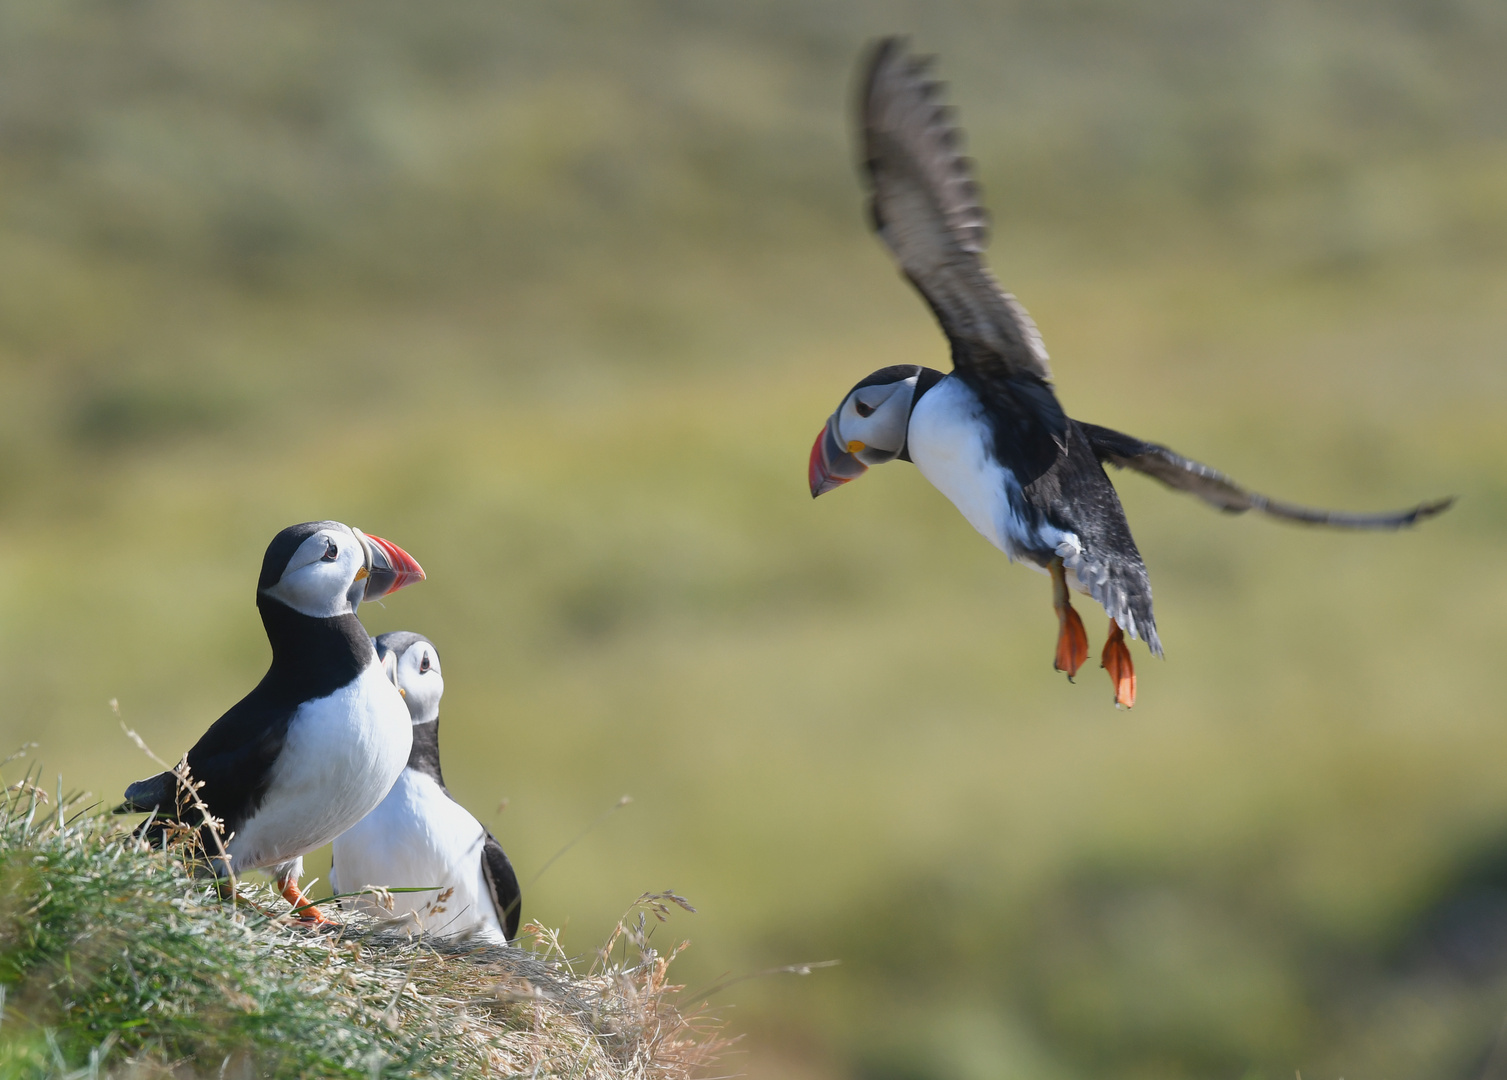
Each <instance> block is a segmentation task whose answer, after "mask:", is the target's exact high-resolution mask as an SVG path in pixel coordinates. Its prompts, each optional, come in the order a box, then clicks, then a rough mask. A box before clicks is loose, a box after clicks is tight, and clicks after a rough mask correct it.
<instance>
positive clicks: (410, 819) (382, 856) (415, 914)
mask: <svg viewBox="0 0 1507 1080" xmlns="http://www.w3.org/2000/svg"><path fill="white" fill-rule="evenodd" d="M485 843H486V831H485V830H484V829H483V828H482V827H481V823H480V822H479V821H477V820H476V818H474V817H472V816H471V814H470V812H469V811H467V810H466V808H465V807H463V806H461V805H460V804H459V803H457V802H456V801H455V800H454V799H452V798H450V796H448V795H446V794H445V792H444V790H443V789H442V788H441V787H440V786H439V784H437V783H435V782H434V780H433V778H432V777H430V776H428V775H426V774H424V773H420V772H415V771H414V770H412V769H404V770H403V775H402V776H400V777H398V781H397V783H395V784H393V786H392V790H391V791H390V792H388V795H387V798H385V799H383V800H382V804H381V805H380V806H378V807H377V808H376V809H375V810H373V811H372V812H371V813H370V814H368V815H367V816H366V817H365V818H363V819H362V820H361V822H360V823H358V824H357V825H355V826H354V827H352V828H351V829H350V830H349V831H348V832H346V833H345V834H344V835H342V836H340V837H339V838H338V839H336V841H335V849H334V854H335V858H334V865H333V866H332V867H331V873H330V883H331V885H332V886H333V887H335V888H336V890H337V891H342V892H355V891H357V890H359V889H361V888H363V887H365V886H367V885H382V886H385V887H387V888H398V887H405V888H425V887H429V886H436V887H437V888H436V889H435V890H434V891H432V892H428V891H426V892H417V893H394V894H393V896H392V899H393V910H391V911H388V910H387V909H385V908H383V907H380V906H379V905H378V903H377V901H376V900H375V899H373V898H370V897H359V898H355V899H352V900H345V901H342V903H344V904H350V905H351V906H352V907H355V908H357V909H358V910H361V911H365V912H366V913H367V914H369V915H372V916H375V917H376V918H379V919H402V920H403V921H404V922H405V923H406V924H407V925H409V926H411V927H413V928H414V929H417V930H424V931H428V932H430V933H433V934H436V935H439V936H442V937H461V938H474V939H481V940H486V941H495V942H502V941H503V940H504V935H503V931H502V925H501V923H499V922H498V919H497V912H496V909H495V908H494V907H493V905H492V894H491V891H490V890H489V889H488V888H487V882H486V878H485V876H484V875H483V873H482V847H483V845H484V844H485Z"/></svg>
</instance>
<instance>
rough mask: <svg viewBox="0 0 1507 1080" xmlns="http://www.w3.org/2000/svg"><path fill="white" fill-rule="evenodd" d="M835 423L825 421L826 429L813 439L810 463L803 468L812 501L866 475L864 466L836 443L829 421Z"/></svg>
mask: <svg viewBox="0 0 1507 1080" xmlns="http://www.w3.org/2000/svg"><path fill="white" fill-rule="evenodd" d="M836 419H837V418H836V417H835V416H834V417H833V418H832V420H828V421H827V426H826V427H824V428H822V430H821V434H820V435H818V436H817V437H816V442H814V443H812V444H811V462H810V464H808V465H807V466H806V479H807V480H808V481H809V482H810V484H811V497H812V498H813V499H814V498H816V497H817V496H818V495H822V494H825V493H826V492H828V491H831V490H832V489H833V488H835V487H841V486H842V485H843V484H846V483H847V482H848V481H849V480H857V479H858V478H859V477H860V476H862V475H863V474H864V473H866V472H868V471H869V467H868V466H867V465H865V464H864V463H863V462H861V461H859V460H858V458H857V457H855V456H854V455H853V454H851V453H849V452H848V449H847V447H845V446H843V445H842V444H841V443H840V442H838V441H837V432H836V431H834V430H833V421H834V420H836Z"/></svg>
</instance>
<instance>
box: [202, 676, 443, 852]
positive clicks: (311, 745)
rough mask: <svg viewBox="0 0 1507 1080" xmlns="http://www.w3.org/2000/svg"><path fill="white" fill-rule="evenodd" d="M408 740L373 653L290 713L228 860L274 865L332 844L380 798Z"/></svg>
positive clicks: (403, 708)
mask: <svg viewBox="0 0 1507 1080" xmlns="http://www.w3.org/2000/svg"><path fill="white" fill-rule="evenodd" d="M412 745H413V728H412V726H411V723H410V721H409V717H408V706H407V705H405V704H404V703H403V698H402V697H401V695H399V694H398V691H397V688H396V687H395V686H393V684H392V683H391V682H390V681H389V680H388V678H387V677H386V675H384V674H383V672H382V667H381V665H380V664H379V663H378V662H377V661H376V659H375V658H373V660H372V663H371V664H370V665H369V666H368V667H367V668H366V670H365V671H363V672H362V673H361V674H360V675H359V676H357V678H356V679H355V680H354V681H353V682H351V683H350V684H349V685H347V686H343V687H341V688H340V689H339V690H337V691H335V692H334V693H333V694H330V695H328V696H327V697H322V698H316V699H315V700H313V701H308V702H305V703H304V704H303V705H302V706H300V707H299V709H298V711H297V712H296V713H294V714H293V719H292V721H291V722H290V723H289V725H288V734H287V738H286V741H285V743H284V745H283V749H282V753H281V754H279V755H278V759H277V763H276V764H275V765H274V766H273V772H272V782H271V784H270V786H269V787H268V789H267V793H266V795H265V796H264V797H263V798H262V801H261V805H260V806H258V807H257V809H256V812H255V813H254V814H252V815H251V817H250V818H249V819H248V820H246V821H245V822H244V823H243V824H242V825H241V827H240V829H239V830H237V832H236V834H235V836H233V837H232V838H231V840H230V843H229V845H228V846H229V850H230V855H231V865H232V866H233V867H234V868H235V869H236V871H237V872H241V871H245V870H250V869H255V868H258V867H265V866H271V865H274V864H276V863H281V862H287V861H290V860H292V859H295V858H297V857H299V856H301V855H304V854H307V853H308V852H310V851H312V850H314V849H315V848H317V847H320V846H321V845H323V844H327V843H329V842H330V841H331V840H333V839H334V838H335V837H337V836H339V835H340V834H341V833H342V832H344V831H345V830H346V829H348V828H350V827H351V826H352V825H354V824H355V823H356V822H358V821H360V820H361V818H362V817H364V816H365V815H366V814H368V813H370V812H371V810H372V809H373V808H374V807H376V805H377V804H378V803H380V802H381V801H382V798H383V796H385V795H386V794H387V792H388V790H389V789H391V787H392V785H393V781H394V780H396V779H397V778H398V775H399V774H400V773H401V772H402V771H403V768H404V766H405V765H407V763H408V751H409V749H410V748H411V747H412Z"/></svg>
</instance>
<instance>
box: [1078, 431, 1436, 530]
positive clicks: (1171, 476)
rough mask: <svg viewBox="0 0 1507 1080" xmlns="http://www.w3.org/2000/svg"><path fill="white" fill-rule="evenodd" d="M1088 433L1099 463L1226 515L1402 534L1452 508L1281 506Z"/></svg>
mask: <svg viewBox="0 0 1507 1080" xmlns="http://www.w3.org/2000/svg"><path fill="white" fill-rule="evenodd" d="M1079 426H1081V427H1082V428H1083V430H1084V432H1086V433H1087V435H1088V439H1089V445H1090V446H1092V447H1093V451H1094V454H1095V456H1096V457H1098V459H1099V460H1100V461H1107V462H1108V463H1109V464H1111V465H1114V466H1116V467H1117V468H1121V469H1134V470H1135V471H1136V472H1139V473H1144V474H1145V475H1146V476H1149V477H1151V478H1152V479H1154V480H1159V481H1161V483H1163V484H1165V485H1166V486H1167V487H1169V488H1172V489H1173V490H1174V491H1183V492H1187V493H1188V494H1190V495H1196V496H1198V498H1200V499H1202V500H1203V501H1204V502H1206V503H1208V504H1209V505H1210V506H1214V507H1217V508H1219V509H1220V510H1223V511H1225V512H1226V513H1230V514H1243V513H1245V512H1246V511H1247V510H1256V511H1259V512H1260V513H1263V514H1267V515H1269V516H1270V517H1274V518H1278V519H1280V520H1282V521H1294V522H1298V523H1300V524H1304V525H1327V526H1329V527H1331V528H1336V529H1403V528H1407V527H1408V526H1411V525H1416V524H1417V523H1418V522H1420V521H1424V520H1427V519H1428V518H1431V517H1435V516H1437V515H1439V514H1442V513H1444V511H1446V510H1448V509H1449V508H1450V507H1451V506H1453V505H1454V502H1455V499H1454V496H1452V495H1451V496H1449V497H1447V498H1443V499H1434V500H1432V501H1431V502H1426V503H1420V504H1418V505H1417V506H1414V507H1412V508H1411V509H1408V510H1393V511H1387V512H1384V513H1379V514H1352V513H1346V512H1344V511H1340V510H1324V509H1317V508H1313V507H1307V506H1298V505H1296V504H1294V503H1287V502H1281V501H1280V500H1277V499H1272V498H1269V497H1267V496H1265V495H1261V494H1259V493H1257V492H1254V491H1248V490H1246V489H1245V488H1243V487H1241V486H1240V485H1239V484H1237V483H1236V482H1235V481H1234V480H1231V479H1230V478H1229V477H1228V476H1226V475H1225V474H1224V473H1222V472H1220V471H1219V470H1218V469H1214V468H1211V467H1209V466H1208V465H1204V464H1202V463H1201V462H1197V461H1194V460H1193V459H1192V458H1186V457H1183V456H1182V455H1181V454H1179V453H1177V452H1176V451H1174V450H1170V449H1168V448H1167V447H1165V446H1161V445H1159V444H1157V443H1152V442H1146V441H1145V440H1143V439H1138V438H1136V437H1135V436H1134V435H1126V434H1124V433H1123V432H1119V431H1115V430H1113V429H1111V428H1107V427H1100V426H1099V425H1097V424H1085V423H1082V422H1081V421H1079Z"/></svg>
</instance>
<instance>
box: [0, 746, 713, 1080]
mask: <svg viewBox="0 0 1507 1080" xmlns="http://www.w3.org/2000/svg"><path fill="white" fill-rule="evenodd" d="M81 803H82V799H81V797H79V796H77V795H71V796H69V795H64V794H63V792H62V786H61V781H59V784H58V787H57V790H56V791H55V792H53V793H48V792H45V791H43V790H42V789H40V788H39V787H37V786H36V781H35V778H34V777H33V776H32V775H31V774H30V773H28V775H27V777H26V779H24V780H22V781H20V782H18V783H16V784H14V785H12V786H11V787H9V788H7V789H6V791H5V797H4V801H3V802H0V1036H3V1037H0V1077H7V1078H8V1077H44V1076H74V1077H86V1076H87V1077H97V1076H101V1075H118V1076H152V1075H167V1074H169V1073H171V1074H173V1075H175V1076H181V1075H209V1074H214V1075H217V1076H222V1077H223V1076H237V1077H240V1076H246V1077H249V1076H253V1075H254V1076H273V1077H305V1076H351V1077H378V1076H389V1077H410V1076H412V1077H432V1076H433V1077H469V1076H492V1077H495V1076H528V1077H573V1078H583V1080H584V1078H602V1080H617V1078H633V1080H640V1078H642V1080H649V1078H656V1080H680V1078H686V1077H691V1076H693V1075H695V1074H696V1072H697V1070H698V1069H699V1068H700V1067H702V1066H704V1065H707V1064H709V1063H710V1062H711V1060H712V1059H713V1058H714V1057H715V1056H716V1055H717V1053H718V1052H719V1050H720V1048H721V1047H722V1045H724V1044H723V1042H722V1041H721V1040H720V1039H719V1038H718V1037H717V1034H716V1025H715V1024H714V1023H713V1022H711V1021H710V1020H708V1019H707V1018H706V1017H705V1016H704V1015H703V1014H701V1013H699V1012H692V1013H690V1014H685V1013H682V1012H681V1011H679V1010H678V1009H677V1008H676V1007H675V1005H674V1004H673V1001H674V997H675V994H676V993H677V992H678V991H679V990H680V989H681V988H680V987H678V986H675V985H673V984H671V982H670V981H669V967H670V964H671V962H672V960H673V959H674V958H675V956H676V955H678V953H679V952H680V951H681V949H682V948H683V947H684V946H683V945H680V946H676V947H675V948H673V949H671V950H669V951H668V952H667V953H661V952H660V951H659V950H658V949H656V948H655V947H654V946H653V945H652V944H651V940H650V939H651V937H652V927H653V926H654V925H656V924H657V923H658V922H662V921H663V920H664V918H665V916H666V915H667V914H668V911H669V907H670V905H671V904H675V905H679V906H681V907H685V908H687V909H689V905H688V904H686V903H685V901H684V900H682V899H681V898H680V897H677V896H674V895H673V894H669V893H658V894H645V895H644V896H642V897H640V898H639V900H638V901H637V902H636V903H635V904H634V906H633V908H631V909H630V911H629V913H628V915H627V916H625V917H624V919H623V920H622V921H621V922H620V923H619V925H618V928H617V930H616V932H615V933H614V934H613V935H612V936H611V938H610V939H609V940H608V942H607V944H606V945H605V946H604V947H603V948H602V949H601V950H599V952H598V953H597V955H596V956H595V957H594V958H593V959H592V961H591V962H590V964H589V965H588V966H586V967H584V968H583V967H581V966H580V965H578V964H575V963H573V962H572V961H571V960H570V958H568V957H567V956H566V955H565V953H564V952H563V951H562V950H561V949H560V947H559V943H558V940H557V938H556V936H555V934H554V932H552V931H549V930H546V929H545V928H543V927H540V926H538V925H535V924H531V925H530V926H529V927H526V928H525V935H526V937H527V938H528V940H529V941H530V942H531V943H532V948H528V949H525V948H514V947H506V948H504V947H495V946H489V947H468V946H464V945H455V944H447V943H444V942H440V941H436V940H431V939H426V938H421V937H420V938H416V937H412V936H409V935H406V934H399V933H394V932H392V931H391V930H384V929H383V928H382V927H381V926H380V925H379V924H377V923H374V922H373V921H371V920H370V919H366V918H364V917H362V916H357V915H346V916H345V917H344V918H343V920H342V921H341V922H340V923H339V924H338V927H337V928H336V929H335V930H333V931H331V932H314V931H310V930H307V929H305V928H303V927H301V926H299V925H298V924H296V923H293V922H292V921H291V920H290V918H289V917H288V915H287V914H278V913H277V911H276V910H274V909H278V910H281V909H282V908H283V907H285V905H280V903H279V901H278V900H277V899H276V898H275V897H274V895H273V894H272V892H271V891H270V890H269V889H267V888H266V887H264V886H252V885H247V884H245V883H241V884H240V886H239V887H238V889H237V890H236V891H235V893H234V894H233V895H230V896H229V897H227V898H225V899H222V898H221V896H220V895H219V893H218V892H217V890H216V888H215V885H214V883H213V882H212V881H210V880H206V879H205V878H203V877H196V876H195V875H194V874H192V873H191V872H190V870H189V869H188V866H187V864H186V862H185V860H184V857H183V854H184V853H183V851H182V850H181V849H170V850H169V851H167V852H161V851H153V850H150V849H149V848H148V847H147V846H146V845H145V844H143V843H142V842H140V841H139V840H136V839H135V838H134V837H133V836H132V835H131V834H130V832H129V830H128V829H126V828H125V827H123V826H122V825H120V824H119V823H117V822H112V821H111V820H110V819H109V817H108V816H105V815H103V814H102V813H101V812H100V811H99V809H98V807H97V806H89V807H85V808H82V809H81V808H80V804H81ZM332 914H333V913H332ZM650 916H652V917H653V920H654V921H653V922H651V921H650V918H649V917H650Z"/></svg>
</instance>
